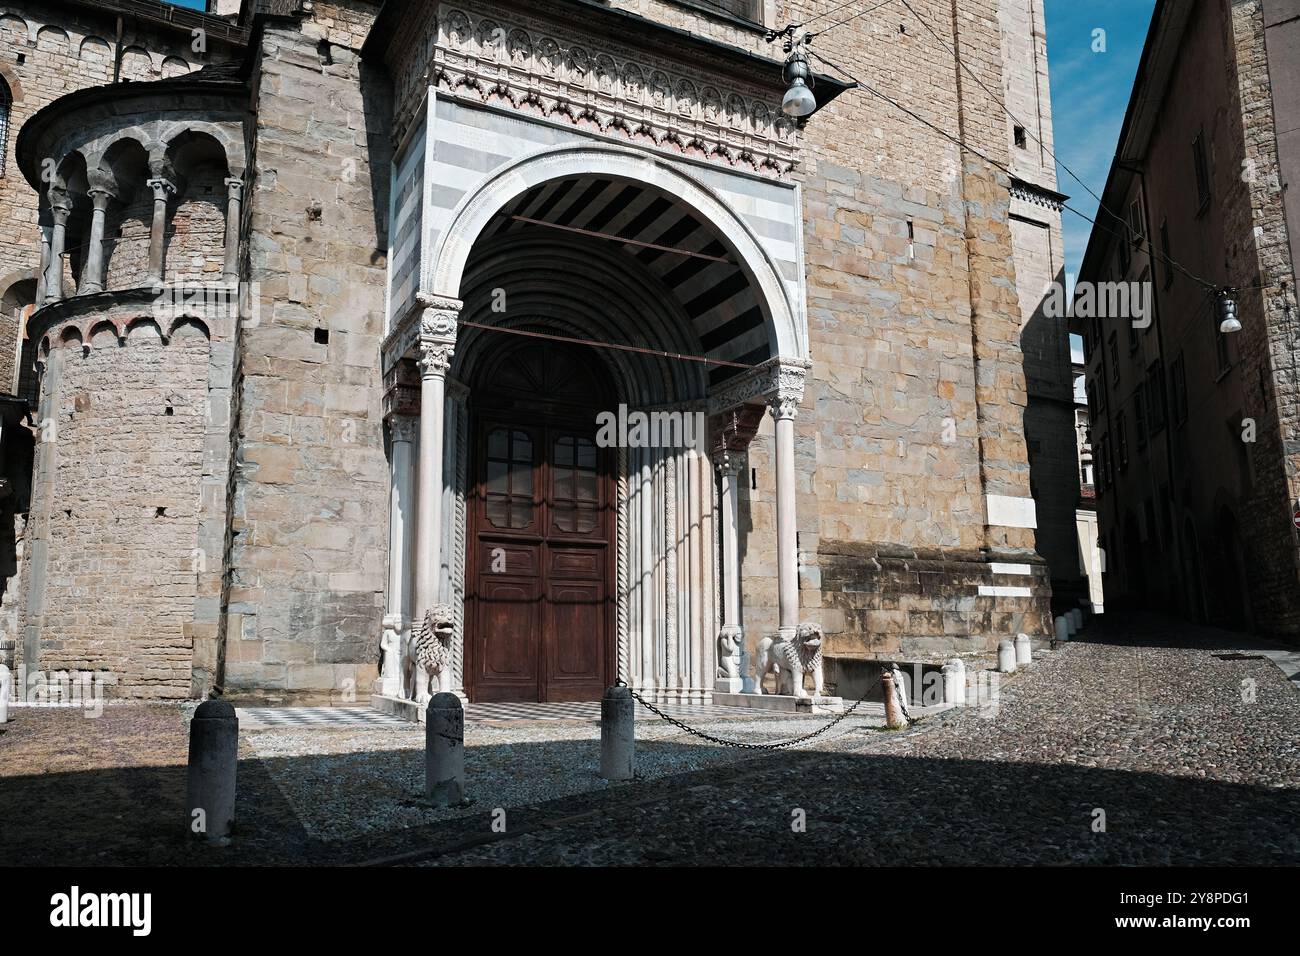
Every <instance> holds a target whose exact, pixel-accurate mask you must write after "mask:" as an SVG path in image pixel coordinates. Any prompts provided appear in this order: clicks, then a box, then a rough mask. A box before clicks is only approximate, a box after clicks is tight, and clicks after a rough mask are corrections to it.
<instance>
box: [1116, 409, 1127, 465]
mask: <svg viewBox="0 0 1300 956" xmlns="http://www.w3.org/2000/svg"><path fill="white" fill-rule="evenodd" d="M1115 448H1116V450H1117V451H1118V452H1119V470H1120V471H1123V470H1124V469H1125V468H1127V467H1128V428H1127V427H1126V426H1125V422H1124V413H1123V412H1120V413H1119V414H1118V415H1116V416H1115Z"/></svg>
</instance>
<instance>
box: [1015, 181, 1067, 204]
mask: <svg viewBox="0 0 1300 956" xmlns="http://www.w3.org/2000/svg"><path fill="white" fill-rule="evenodd" d="M1011 198H1012V199H1020V200H1023V201H1024V202H1028V203H1033V204H1034V205H1035V206H1042V207H1043V208H1045V209H1050V210H1052V211H1053V212H1060V211H1061V207H1062V206H1064V205H1065V201H1066V200H1067V199H1069V198H1070V197H1069V196H1067V195H1065V194H1064V193H1058V192H1057V191H1056V190H1054V189H1048V188H1046V187H1045V186H1037V185H1035V184H1034V183H1031V182H1028V181H1027V180H1024V179H1015V178H1013V179H1012V180H1011Z"/></svg>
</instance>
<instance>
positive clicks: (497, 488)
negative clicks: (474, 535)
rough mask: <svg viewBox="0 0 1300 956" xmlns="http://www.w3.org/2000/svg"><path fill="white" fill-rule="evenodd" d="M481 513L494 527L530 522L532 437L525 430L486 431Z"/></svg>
mask: <svg viewBox="0 0 1300 956" xmlns="http://www.w3.org/2000/svg"><path fill="white" fill-rule="evenodd" d="M486 470H487V475H486V481H485V488H484V497H485V501H484V513H485V514H486V516H487V519H488V521H490V522H491V523H492V524H493V525H494V526H496V527H498V528H515V529H517V528H527V527H528V526H529V525H530V524H532V522H533V441H532V438H530V437H529V435H528V433H527V432H523V431H518V430H514V429H509V428H494V429H492V430H491V431H489V432H488V434H487V469H486Z"/></svg>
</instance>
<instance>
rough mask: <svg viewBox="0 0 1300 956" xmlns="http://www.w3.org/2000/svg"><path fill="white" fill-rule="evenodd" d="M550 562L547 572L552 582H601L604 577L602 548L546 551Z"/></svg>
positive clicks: (603, 550)
mask: <svg viewBox="0 0 1300 956" xmlns="http://www.w3.org/2000/svg"><path fill="white" fill-rule="evenodd" d="M547 551H548V553H549V556H550V560H549V561H548V562H547V571H548V572H549V577H550V578H551V579H552V580H556V579H560V580H573V579H578V580H603V579H604V577H605V549H604V548H557V547H554V546H552V547H550V548H548V549H547Z"/></svg>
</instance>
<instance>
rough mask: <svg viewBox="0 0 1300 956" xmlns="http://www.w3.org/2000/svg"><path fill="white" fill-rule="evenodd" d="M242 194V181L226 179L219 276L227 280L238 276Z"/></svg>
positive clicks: (235, 278)
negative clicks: (224, 229)
mask: <svg viewBox="0 0 1300 956" xmlns="http://www.w3.org/2000/svg"><path fill="white" fill-rule="evenodd" d="M243 196H244V181H243V180H242V179H235V178H233V177H232V178H230V179H227V180H226V248H225V262H224V263H223V265H222V267H221V277H222V278H223V279H225V280H226V281H227V282H234V281H236V280H237V279H238V278H239V222H240V215H241V213H240V210H241V209H242V202H243Z"/></svg>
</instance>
